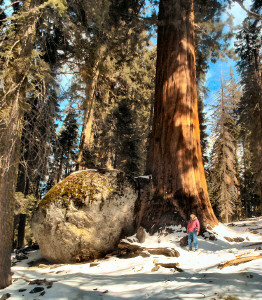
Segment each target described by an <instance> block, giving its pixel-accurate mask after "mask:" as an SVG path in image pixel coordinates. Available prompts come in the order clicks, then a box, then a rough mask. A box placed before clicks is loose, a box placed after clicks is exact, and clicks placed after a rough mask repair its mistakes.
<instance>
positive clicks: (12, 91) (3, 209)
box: [0, 0, 38, 289]
mask: <svg viewBox="0 0 262 300" xmlns="http://www.w3.org/2000/svg"><path fill="white" fill-rule="evenodd" d="M34 5H36V3H34ZM30 7H32V6H31V0H26V1H24V3H23V8H22V11H23V12H28V11H29V9H30ZM37 20H38V19H37V18H31V20H30V21H29V22H28V23H27V22H25V24H26V25H25V27H23V26H24V24H23V25H20V26H21V27H20V26H17V27H16V32H14V42H15V45H16V46H17V48H15V49H13V53H15V57H14V59H16V58H17V59H18V60H20V61H22V60H23V59H27V58H28V57H30V55H31V53H32V45H33V41H34V38H35V27H36V22H37ZM10 65H11V66H10V67H9V65H7V67H6V69H4V70H3V71H4V72H6V73H9V72H10V73H12V75H10V74H9V75H10V77H9V78H8V80H7V82H5V81H3V82H1V84H3V88H2V94H1V95H0V96H2V99H1V103H0V104H1V105H0V109H1V113H0V139H1V143H0V241H1V243H0V289H2V288H5V287H7V286H8V285H10V284H11V283H12V278H11V250H12V238H13V220H14V193H15V188H16V183H17V173H18V164H19V158H20V144H21V134H22V121H23V118H24V104H25V98H26V88H27V75H26V74H27V72H28V65H27V64H25V65H24V66H23V67H21V68H19V69H18V68H13V66H12V64H11V63H10ZM8 67H9V68H10V69H11V70H10V69H8ZM4 91H6V92H5V93H4Z"/></svg>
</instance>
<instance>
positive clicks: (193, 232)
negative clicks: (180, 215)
mask: <svg viewBox="0 0 262 300" xmlns="http://www.w3.org/2000/svg"><path fill="white" fill-rule="evenodd" d="M199 231H200V224H199V221H198V218H197V217H196V215H194V214H191V215H190V220H189V222H188V224H187V235H188V246H189V251H192V244H193V246H194V247H195V251H197V250H198V242H197V236H198V234H199Z"/></svg>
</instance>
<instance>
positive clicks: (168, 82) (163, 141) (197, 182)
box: [142, 0, 217, 228]
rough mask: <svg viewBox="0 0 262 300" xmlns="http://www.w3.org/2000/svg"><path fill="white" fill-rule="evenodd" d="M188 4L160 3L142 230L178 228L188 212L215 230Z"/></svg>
mask: <svg viewBox="0 0 262 300" xmlns="http://www.w3.org/2000/svg"><path fill="white" fill-rule="evenodd" d="M197 105H198V104H197V86H196V68H195V49H194V12H193V1H192V0H161V1H160V5H159V27H158V41H157V67H156V89H155V104H154V120H153V130H152V137H151V146H150V155H149V169H150V171H151V174H152V176H153V186H154V191H153V199H152V200H151V202H150V204H148V207H146V211H145V212H144V218H143V220H142V225H143V226H145V227H147V228H148V227H151V226H152V225H153V224H154V225H155V228H157V227H159V226H161V225H167V224H172V223H173V224H174V223H178V222H179V223H180V222H183V221H185V220H187V219H188V218H189V214H190V212H194V213H196V214H197V216H198V217H199V219H200V221H201V223H202V224H205V225H207V224H210V225H213V224H216V223H217V219H216V217H215V215H214V212H213V209H212V207H211V204H210V202H209V197H208V192H207V185H206V179H205V172H204V167H203V162H202V154H201V148H200V130H199V119H198V107H197Z"/></svg>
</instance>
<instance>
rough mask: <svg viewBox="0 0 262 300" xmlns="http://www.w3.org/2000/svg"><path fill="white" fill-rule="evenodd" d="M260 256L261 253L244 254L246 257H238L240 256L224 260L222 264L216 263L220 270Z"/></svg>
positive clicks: (261, 256)
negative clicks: (255, 254)
mask: <svg viewBox="0 0 262 300" xmlns="http://www.w3.org/2000/svg"><path fill="white" fill-rule="evenodd" d="M259 258H262V255H258V256H246V257H240V258H236V259H233V260H229V261H227V262H225V263H224V264H220V265H218V268H219V269H220V270H221V269H223V268H225V267H231V266H237V265H239V264H243V263H246V262H249V261H252V260H255V259H259Z"/></svg>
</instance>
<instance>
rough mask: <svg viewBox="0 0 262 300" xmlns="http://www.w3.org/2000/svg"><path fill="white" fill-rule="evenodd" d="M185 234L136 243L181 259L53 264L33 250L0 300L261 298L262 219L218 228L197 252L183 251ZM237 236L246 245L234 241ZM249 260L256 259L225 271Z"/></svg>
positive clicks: (156, 257)
mask: <svg viewBox="0 0 262 300" xmlns="http://www.w3.org/2000/svg"><path fill="white" fill-rule="evenodd" d="M168 232H169V233H168ZM170 232H171V233H170ZM185 235H186V232H185V228H181V226H177V227H169V229H168V230H167V231H166V233H163V232H162V234H161V235H160V234H155V235H153V236H149V235H147V236H146V240H145V242H144V243H142V244H139V243H137V244H139V245H140V246H143V247H147V248H153V247H171V248H175V249H176V250H178V251H179V253H180V256H179V257H165V256H162V255H151V256H150V257H144V258H143V257H141V256H138V257H134V258H126V259H123V258H122V259H121V258H117V257H115V256H112V257H110V258H108V259H104V260H98V261H96V262H95V263H81V264H72V265H70V264H49V263H48V262H47V261H45V260H44V259H43V258H42V256H41V252H40V250H35V251H30V252H28V259H24V260H21V261H16V259H15V258H14V266H13V268H12V271H13V273H14V275H13V284H12V285H11V286H9V287H8V288H6V289H4V290H1V291H0V299H6V296H7V297H8V296H9V297H10V296H11V297H10V299H26V300H31V299H43V300H44V299H60V300H62V299H70V300H73V299H77V300H80V299H99V300H100V299H103V300H113V299H139V300H140V299H187V300H188V299H204V298H205V299H213V300H215V299H226V300H237V299H248V300H249V299H262V217H260V218H252V219H248V220H243V221H240V222H235V223H231V224H228V226H225V225H222V224H219V225H218V226H216V227H215V228H214V229H213V230H212V232H211V231H210V233H209V234H208V233H206V234H205V236H199V251H198V252H193V251H191V252H189V251H188V247H183V248H181V247H180V244H179V240H180V239H181V237H183V236H185ZM210 236H211V240H210V239H209V237H210ZM225 237H226V238H227V239H225ZM237 237H241V238H243V239H244V241H242V242H235V241H233V239H234V238H237ZM228 238H230V239H232V240H231V241H228V240H230V239H228ZM212 239H214V240H212ZM259 256H261V258H260V257H259ZM245 257H253V258H256V259H254V260H252V261H249V262H242V263H240V264H238V265H232V266H226V265H225V266H224V267H223V264H224V263H226V262H228V261H232V260H235V259H239V258H245ZM243 260H246V259H243ZM243 260H242V261H243ZM156 262H160V263H179V268H180V269H181V270H177V269H174V268H164V267H159V268H158V267H157V268H155V267H156ZM235 262H237V261H235ZM179 271H180V272H179ZM3 297H5V298H3Z"/></svg>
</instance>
